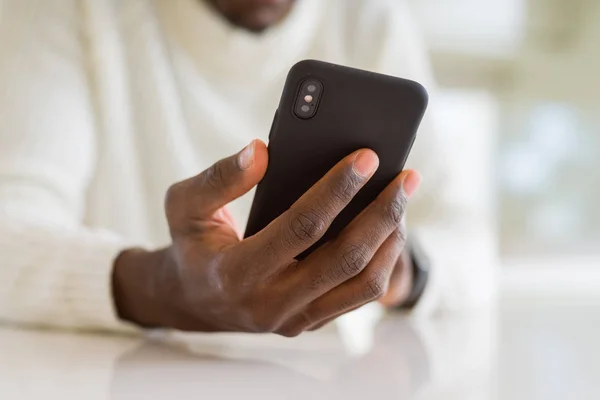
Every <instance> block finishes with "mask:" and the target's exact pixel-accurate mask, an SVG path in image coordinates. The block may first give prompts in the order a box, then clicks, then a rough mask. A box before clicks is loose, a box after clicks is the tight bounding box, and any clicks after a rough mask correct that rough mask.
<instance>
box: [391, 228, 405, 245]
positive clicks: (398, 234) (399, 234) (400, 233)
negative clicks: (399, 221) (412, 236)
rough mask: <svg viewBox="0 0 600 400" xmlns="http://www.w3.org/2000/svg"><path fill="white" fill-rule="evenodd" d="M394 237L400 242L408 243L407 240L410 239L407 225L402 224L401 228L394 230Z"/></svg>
mask: <svg viewBox="0 0 600 400" xmlns="http://www.w3.org/2000/svg"><path fill="white" fill-rule="evenodd" d="M394 237H395V239H396V241H398V242H399V243H406V241H407V240H408V236H407V232H406V227H405V226H401V227H400V228H398V229H396V230H395V231H394Z"/></svg>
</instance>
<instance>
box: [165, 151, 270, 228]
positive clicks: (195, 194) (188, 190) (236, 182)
mask: <svg viewBox="0 0 600 400" xmlns="http://www.w3.org/2000/svg"><path fill="white" fill-rule="evenodd" d="M267 162H268V152H267V148H266V146H265V144H264V143H263V142H261V141H260V140H253V141H252V142H251V143H250V144H249V145H248V146H246V147H245V148H244V149H243V150H242V151H240V152H239V153H237V154H234V155H232V156H230V157H227V158H224V159H222V160H220V161H217V162H216V163H215V164H213V165H212V166H211V167H210V168H208V169H207V170H205V171H204V172H202V173H200V174H199V175H197V176H195V177H193V178H190V179H187V180H185V181H182V182H180V183H177V184H175V185H173V186H172V187H171V188H170V189H169V191H168V192H167V199H166V202H167V204H169V203H174V204H178V205H179V208H181V204H186V207H185V213H184V215H185V217H186V218H190V219H195V218H202V217H206V216H209V215H212V213H214V212H215V211H217V210H218V209H219V208H221V207H223V206H224V205H226V204H228V203H230V202H231V201H233V200H235V199H237V198H238V197H240V196H242V195H244V194H245V193H247V192H248V191H249V190H250V189H252V188H253V187H254V186H256V184H257V183H258V182H259V181H260V180H261V179H262V177H263V176H264V174H265V171H266V169H267ZM175 202H178V203H175ZM167 210H169V207H167Z"/></svg>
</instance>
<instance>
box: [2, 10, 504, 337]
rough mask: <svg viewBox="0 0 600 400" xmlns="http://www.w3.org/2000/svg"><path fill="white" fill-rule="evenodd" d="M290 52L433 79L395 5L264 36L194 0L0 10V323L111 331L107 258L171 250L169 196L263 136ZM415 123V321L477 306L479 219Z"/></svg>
mask: <svg viewBox="0 0 600 400" xmlns="http://www.w3.org/2000/svg"><path fill="white" fill-rule="evenodd" d="M304 58H317V59H323V60H327V61H331V62H337V63H342V64H347V65H352V66H356V67H361V68H366V69H370V70H375V71H380V72H384V73H390V74H394V75H398V76H402V77H407V78H413V79H417V80H419V81H422V82H424V83H425V84H428V85H430V82H431V79H430V76H429V69H428V64H427V61H426V57H425V53H424V51H423V48H422V46H421V42H420V40H419V37H418V36H417V35H416V32H415V30H414V29H413V23H412V20H411V17H410V15H409V13H408V10H407V8H406V5H405V3H404V1H401V0H390V1H385V0H381V1H375V0H300V1H298V3H297V5H296V6H295V8H294V10H293V12H292V13H291V14H290V15H289V17H288V18H287V19H286V20H285V21H284V22H283V23H282V24H280V25H279V26H277V27H274V28H272V29H271V30H269V31H268V32H266V33H264V34H262V35H254V34H250V33H247V32H244V31H240V30H238V29H234V28H232V27H230V26H229V25H227V24H226V23H224V22H223V21H222V20H221V19H220V17H218V16H216V15H214V14H213V13H212V11H211V10H210V9H208V8H207V6H205V5H204V4H203V3H202V2H201V1H198V0H79V1H78V0H0V320H4V321H8V322H13V323H28V324H36V325H50V326H59V327H71V328H93V329H122V328H123V327H124V324H123V323H122V322H120V321H119V320H118V318H117V317H116V315H115V311H114V307H113V302H112V299H111V287H110V275H111V267H112V263H113V260H114V258H115V256H116V255H117V254H118V253H119V252H120V251H121V250H123V249H125V248H127V247H128V246H133V245H135V246H148V247H154V246H161V245H165V244H168V234H167V229H166V224H165V218H164V216H163V196H164V193H165V191H166V189H167V188H168V186H169V185H171V184H172V183H174V182H176V181H178V180H181V179H183V178H186V177H189V176H191V175H194V174H196V173H198V172H199V171H201V170H203V169H205V168H206V167H208V166H209V165H211V164H212V163H213V162H215V161H216V160H218V159H220V158H222V157H224V156H227V155H229V154H232V153H233V152H236V151H238V150H239V149H241V148H242V147H243V146H244V145H245V144H247V143H248V142H249V141H250V140H251V139H252V138H255V137H258V138H262V139H263V140H266V136H267V134H268V131H269V127H270V123H271V119H272V116H273V112H274V110H275V108H276V105H277V102H278V99H279V96H280V92H281V89H282V86H283V81H284V78H285V74H286V72H287V70H288V69H289V67H290V66H291V65H292V64H293V63H294V62H296V61H298V60H300V59H304ZM434 100H435V98H434ZM433 105H434V107H433V110H432V111H435V101H434V102H433ZM429 124H430V122H427V121H426V123H425V126H424V128H423V129H422V130H421V132H420V134H419V137H418V141H417V145H416V147H415V149H414V151H413V154H412V156H411V159H410V161H409V164H410V166H411V167H413V168H417V169H419V170H420V171H421V172H422V174H423V175H424V186H423V187H422V189H421V192H420V194H419V195H418V196H417V197H416V198H415V199H414V201H412V202H411V205H410V210H409V225H410V228H413V229H415V232H416V234H417V235H419V238H420V239H421V241H422V242H423V244H424V247H425V249H426V250H427V251H428V252H429V254H430V256H431V257H432V259H433V261H434V267H435V268H434V270H433V271H432V278H431V281H430V284H429V286H428V287H427V290H426V292H425V295H424V298H423V299H422V301H421V303H420V304H419V307H418V309H417V312H418V311H419V310H423V312H429V311H432V310H435V309H465V308H467V309H469V308H473V307H474V306H479V305H484V304H488V303H489V302H490V300H491V299H492V297H493V267H494V261H495V259H494V254H495V252H494V245H493V243H494V242H493V238H492V236H491V234H490V230H489V223H488V221H489V214H488V213H487V210H486V207H485V205H482V204H478V202H477V199H471V198H464V197H465V196H461V193H460V192H456V190H453V188H454V189H455V188H458V187H459V186H460V185H459V184H457V183H456V182H457V180H460V182H464V180H465V179H468V176H465V174H464V173H462V172H460V171H453V169H452V164H448V163H445V162H444V159H445V158H446V156H450V157H452V156H454V157H456V156H458V154H456V153H454V154H452V153H453V150H450V149H440V146H438V144H439V143H441V141H440V140H438V139H437V138H436V136H435V131H434V130H433V129H430V127H429V126H428V125H429ZM449 153H450V154H449ZM442 172H443V173H444V175H443V176H442V175H441V173H442ZM471 184H473V185H477V184H479V182H472V183H471ZM250 200H251V197H248V196H247V197H246V198H244V199H243V200H242V201H238V202H237V203H236V204H234V206H233V211H234V215H235V216H236V217H237V218H238V220H239V222H240V223H241V224H243V222H244V221H245V217H246V213H247V210H248V203H249V202H250ZM434 203H435V204H438V206H432V204H434Z"/></svg>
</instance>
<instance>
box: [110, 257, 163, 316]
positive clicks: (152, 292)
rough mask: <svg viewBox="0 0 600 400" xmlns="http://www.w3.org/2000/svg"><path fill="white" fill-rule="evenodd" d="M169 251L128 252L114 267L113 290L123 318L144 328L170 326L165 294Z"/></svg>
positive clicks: (119, 314) (118, 309) (116, 304)
mask: <svg viewBox="0 0 600 400" xmlns="http://www.w3.org/2000/svg"><path fill="white" fill-rule="evenodd" d="M168 252H169V249H168V248H167V249H162V250H157V251H146V250H143V249H128V250H124V251H123V252H122V253H121V254H119V256H118V257H117V258H116V260H115V262H114V266H113V275H112V289H113V299H114V303H115V308H116V311H117V314H118V316H119V318H121V319H122V320H125V321H128V322H131V323H134V324H136V325H139V326H141V327H144V328H158V327H169V326H170V325H171V321H170V318H171V315H172V313H171V312H169V308H170V306H169V304H168V303H167V301H168V297H166V296H165V295H164V291H165V289H164V287H163V285H164V283H165V281H164V278H165V274H166V270H167V268H168V266H167V265H166V264H167V263H168V260H169V254H168Z"/></svg>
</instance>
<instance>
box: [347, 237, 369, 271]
mask: <svg viewBox="0 0 600 400" xmlns="http://www.w3.org/2000/svg"><path fill="white" fill-rule="evenodd" d="M367 254H368V251H367V248H366V246H365V245H363V244H358V245H357V244H351V245H349V246H348V247H346V248H345V249H344V250H343V251H342V255H341V258H340V269H341V272H342V273H343V275H344V276H345V277H346V278H352V277H354V276H356V275H358V274H359V273H360V272H361V271H362V270H363V269H364V268H365V267H366V266H367V264H368V262H369V258H368V257H367Z"/></svg>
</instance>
